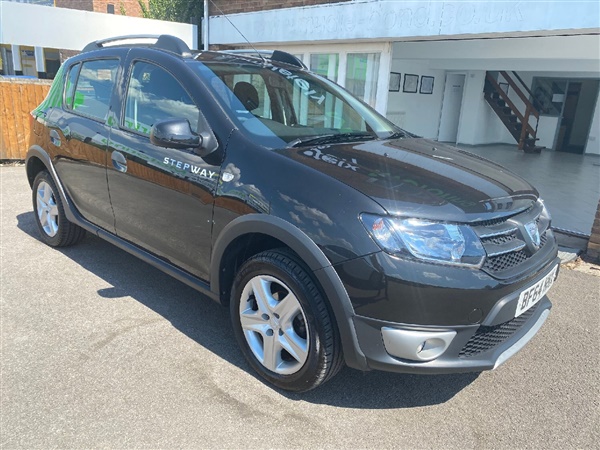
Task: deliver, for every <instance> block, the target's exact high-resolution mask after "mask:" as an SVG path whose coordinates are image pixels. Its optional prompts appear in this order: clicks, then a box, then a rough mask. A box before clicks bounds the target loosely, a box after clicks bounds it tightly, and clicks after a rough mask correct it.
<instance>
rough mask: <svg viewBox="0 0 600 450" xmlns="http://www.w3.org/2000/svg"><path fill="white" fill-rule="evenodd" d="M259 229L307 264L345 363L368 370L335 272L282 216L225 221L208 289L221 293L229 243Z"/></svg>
mask: <svg viewBox="0 0 600 450" xmlns="http://www.w3.org/2000/svg"><path fill="white" fill-rule="evenodd" d="M256 233H260V234H263V235H266V236H269V237H272V238H275V239H277V240H279V241H281V242H283V243H284V244H285V245H286V246H287V247H289V248H290V249H291V250H292V251H294V252H295V253H296V254H297V255H298V256H299V257H300V258H301V259H302V261H303V262H304V263H305V264H306V265H307V266H308V268H309V269H310V270H311V271H312V273H313V275H314V276H315V278H316V280H317V282H318V283H319V284H320V286H321V288H322V290H323V293H324V294H325V296H326V298H327V300H328V301H329V304H330V305H331V310H332V311H333V314H334V316H335V320H336V323H337V326H338V330H339V332H340V338H341V341H342V348H343V351H344V358H345V360H346V364H347V365H348V366H350V367H353V368H356V369H360V370H368V366H367V363H366V358H365V356H364V353H363V352H362V351H361V349H360V347H359V344H358V339H357V336H356V331H355V329H354V322H353V317H354V315H355V314H354V308H353V307H352V303H351V302H350V298H349V296H348V293H347V291H346V288H345V287H344V285H343V283H342V281H341V280H340V278H339V276H338V274H337V272H336V271H335V270H334V268H333V267H332V265H331V262H330V261H329V260H328V259H327V257H326V256H325V254H324V253H323V252H322V251H321V249H320V248H319V247H318V246H317V244H315V242H314V241H313V240H312V239H311V238H310V237H308V236H307V235H306V234H305V233H303V232H302V231H301V230H300V229H299V228H297V227H295V226H294V225H292V224H291V223H289V222H286V221H285V220H283V219H280V218H277V217H274V216H270V215H267V214H247V215H244V216H240V217H238V218H236V219H235V220H233V221H232V222H230V223H229V224H227V226H225V228H224V229H223V231H222V232H221V233H220V235H219V237H218V238H217V240H216V242H215V245H214V247H213V253H212V258H211V261H212V262H211V264H212V266H211V278H210V279H211V283H210V284H211V291H212V292H213V294H214V295H219V294H220V281H221V280H220V279H221V270H220V269H221V262H222V261H223V258H225V257H226V252H227V249H228V248H229V245H230V244H231V243H232V242H234V241H235V240H236V239H237V238H239V237H242V236H244V235H247V234H256Z"/></svg>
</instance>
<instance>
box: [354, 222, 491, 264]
mask: <svg viewBox="0 0 600 450" xmlns="http://www.w3.org/2000/svg"><path fill="white" fill-rule="evenodd" d="M360 219H361V221H362V223H363V225H364V226H365V227H366V229H367V231H368V232H369V233H370V234H371V236H373V238H374V239H375V241H376V242H377V243H378V244H379V246H380V247H381V248H382V249H383V250H385V251H386V252H388V253H391V254H393V255H399V256H402V255H404V256H409V255H410V256H412V257H414V258H418V259H421V260H425V261H431V262H437V263H441V264H453V265H459V266H469V267H473V268H479V267H481V264H482V263H483V260H484V258H485V251H484V249H483V246H482V245H481V241H480V240H479V238H478V237H477V235H476V234H475V232H474V231H473V230H472V229H471V228H470V227H469V226H467V225H456V224H448V223H440V222H432V221H428V220H421V219H395V218H391V217H382V216H376V215H372V214H361V216H360Z"/></svg>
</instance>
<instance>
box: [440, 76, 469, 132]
mask: <svg viewBox="0 0 600 450" xmlns="http://www.w3.org/2000/svg"><path fill="white" fill-rule="evenodd" d="M450 75H463V76H464V77H465V79H464V82H463V92H462V96H461V98H460V110H459V112H458V125H457V129H456V139H457V141H456V144H458V135H459V133H458V131H459V130H460V125H461V120H462V112H463V107H464V103H465V88H466V85H467V79H468V77H467V75H468V73H467V72H466V71H463V70H447V71H446V73H445V74H444V91H443V93H442V103H441V105H440V114H439V117H438V127H437V137H436V139H437V140H439V137H440V128H441V127H442V112H443V111H444V100H445V97H446V86H447V85H448V77H449V76H450Z"/></svg>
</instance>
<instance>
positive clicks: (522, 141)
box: [486, 71, 540, 150]
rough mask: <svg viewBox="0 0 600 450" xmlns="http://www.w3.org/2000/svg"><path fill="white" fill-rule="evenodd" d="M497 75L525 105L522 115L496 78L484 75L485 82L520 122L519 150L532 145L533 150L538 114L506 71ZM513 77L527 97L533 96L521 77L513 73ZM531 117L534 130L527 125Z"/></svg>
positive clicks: (488, 73) (489, 74)
mask: <svg viewBox="0 0 600 450" xmlns="http://www.w3.org/2000/svg"><path fill="white" fill-rule="evenodd" d="M499 73H500V75H501V76H502V78H504V80H505V81H506V82H507V83H508V85H509V86H510V87H511V88H512V89H513V91H514V92H515V93H516V94H517V96H518V97H519V98H520V99H521V101H522V102H523V104H524V105H525V112H524V113H522V112H521V111H520V110H519V108H518V107H517V106H516V105H515V103H514V102H513V101H512V100H511V99H510V97H509V96H508V94H507V93H506V92H505V91H504V89H502V87H501V86H500V84H499V82H498V81H497V80H496V78H494V76H493V75H492V74H491V73H490V72H487V73H486V80H487V81H488V83H489V85H491V86H492V87H493V89H494V91H495V92H496V93H497V94H498V96H499V97H500V98H501V99H502V100H503V101H504V103H505V104H506V106H507V107H508V108H510V110H511V111H512V112H513V114H514V115H515V116H516V117H517V118H518V120H519V121H520V122H521V131H520V135H519V137H518V143H519V150H523V149H524V147H526V146H528V147H529V146H530V145H533V147H534V148H535V141H536V135H537V130H538V125H539V121H540V113H539V111H538V110H537V109H536V108H535V106H534V105H533V103H531V101H530V100H529V97H528V96H527V95H525V94H524V93H523V91H522V90H521V88H520V87H519V85H518V84H517V83H516V82H515V80H513V78H512V77H511V76H510V75H508V73H507V72H506V71H500V72H499ZM513 75H514V76H515V78H516V79H517V80H518V81H519V83H520V84H521V87H522V88H523V89H525V90H526V91H527V93H528V94H529V95H531V96H533V95H532V93H531V91H530V90H529V88H528V87H527V85H526V84H525V83H524V82H523V80H522V79H521V77H520V76H519V75H518V74H517V73H516V72H514V71H513ZM531 116H533V117H534V118H535V119H536V123H535V128H534V127H532V126H531V124H530V123H529V119H530V117H531ZM529 136H531V137H529ZM515 138H516V136H515ZM530 142H533V144H530Z"/></svg>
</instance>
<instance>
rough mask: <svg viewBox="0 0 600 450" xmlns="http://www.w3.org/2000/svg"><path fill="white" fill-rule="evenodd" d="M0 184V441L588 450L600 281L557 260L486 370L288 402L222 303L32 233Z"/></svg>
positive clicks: (90, 241)
mask: <svg viewBox="0 0 600 450" xmlns="http://www.w3.org/2000/svg"><path fill="white" fill-rule="evenodd" d="M0 177H1V200H2V202H1V241H0V257H1V259H0V262H1V277H2V278H1V283H0V284H1V291H0V294H1V304H0V306H1V311H0V319H1V322H0V324H1V343H2V346H1V349H0V350H1V417H0V425H1V428H0V447H1V448H2V449H12V448H58V447H60V448H98V447H110V448H125V447H127V448H149V447H152V448H182V447H186V448H223V447H227V448H248V447H253V448H263V447H271V448H272V447H277V448H286V447H297V448H298V447H302V448H333V447H337V448H357V447H370V448H411V449H412V448H461V449H464V448H478V449H479V448H511V449H513V448H526V447H527V448H557V449H558V448H560V449H563V448H597V445H598V442H600V429H599V398H600V391H599V386H600V352H599V350H598V344H599V342H600V341H599V338H598V324H599V323H600V293H599V292H600V291H599V289H600V278H598V277H594V276H591V275H588V274H585V273H581V272H577V271H572V270H568V269H564V270H563V271H562V273H561V276H560V278H559V280H558V282H557V284H556V285H555V286H554V287H553V289H552V291H551V293H550V297H551V299H552V300H553V302H554V304H555V307H554V309H553V312H552V314H551V315H550V318H549V319H548V321H547V322H546V325H545V326H544V328H543V329H542V330H541V332H540V334H539V335H538V336H536V337H535V338H534V340H533V341H532V342H530V344H529V345H528V346H527V347H526V348H525V349H524V350H523V351H522V352H521V353H519V354H518V355H516V356H515V357H514V358H513V359H512V360H510V361H509V362H507V363H506V364H505V365H504V366H502V367H501V368H500V369H498V370H496V371H494V372H485V373H482V374H480V375H479V376H477V375H455V376H435V377H425V376H407V375H396V374H388V373H375V372H371V373H366V374H363V373H361V372H357V371H354V370H350V369H345V370H343V371H342V372H341V373H340V374H339V375H338V377H337V378H335V379H334V380H332V381H331V382H330V383H329V384H327V385H325V386H324V387H322V388H320V389H318V390H316V391H313V392H311V393H308V394H304V395H285V394H282V393H280V392H277V391H275V390H273V389H271V388H269V387H267V386H265V385H264V384H262V383H261V382H260V381H258V380H257V379H256V378H255V377H254V376H253V375H252V374H251V373H250V371H249V367H248V365H247V364H246V363H245V362H244V360H243V358H242V356H241V354H240V353H239V352H238V350H237V348H236V346H235V343H234V339H233V337H232V335H231V332H230V327H229V322H228V315H227V312H226V311H225V310H224V309H222V308H221V307H219V306H217V305H216V304H213V303H211V302H210V301H209V300H207V299H204V298H201V297H199V296H198V294H197V293H196V292H195V291H193V290H191V289H189V288H187V287H186V286H184V285H182V284H180V283H178V282H177V281H174V280H172V279H170V278H169V277H168V276H166V275H164V274H162V273H160V272H158V271H157V270H155V269H153V268H151V267H150V266H148V265H147V264H145V263H143V262H140V261H138V260H136V259H135V258H133V257H131V256H129V255H128V254H126V253H124V252H122V251H120V250H118V249H116V248H114V247H112V246H110V245H109V244H107V243H105V242H103V241H101V240H99V239H97V238H93V237H89V236H88V238H87V239H86V240H85V241H84V243H82V244H81V245H79V246H77V247H73V248H70V249H66V250H61V251H57V250H54V249H51V248H49V247H47V246H45V245H43V244H42V243H41V242H39V241H38V240H37V237H36V230H35V224H34V221H33V220H34V219H33V214H32V212H31V206H30V190H29V187H28V185H27V183H26V181H25V174H24V169H23V168H22V167H3V168H0Z"/></svg>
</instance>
